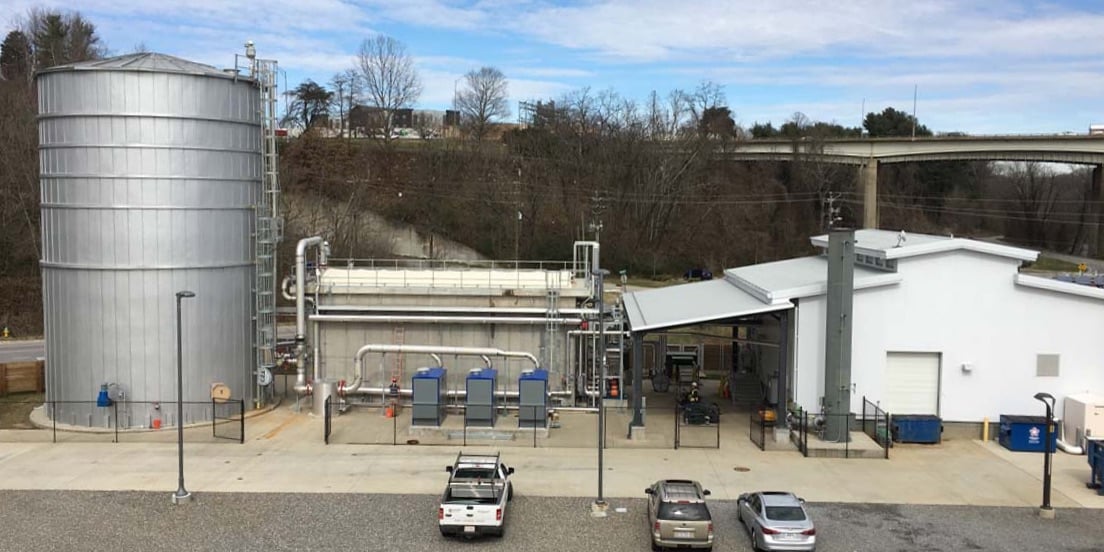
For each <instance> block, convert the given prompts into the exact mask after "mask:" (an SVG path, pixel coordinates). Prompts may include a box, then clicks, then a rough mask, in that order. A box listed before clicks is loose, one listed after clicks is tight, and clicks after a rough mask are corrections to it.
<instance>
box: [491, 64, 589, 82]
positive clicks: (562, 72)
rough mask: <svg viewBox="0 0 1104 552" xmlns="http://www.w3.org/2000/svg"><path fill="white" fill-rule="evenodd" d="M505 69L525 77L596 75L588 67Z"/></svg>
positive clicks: (585, 76)
mask: <svg viewBox="0 0 1104 552" xmlns="http://www.w3.org/2000/svg"><path fill="white" fill-rule="evenodd" d="M503 71H504V72H505V73H506V74H507V76H509V75H521V76H525V77H540V78H567V79H582V78H587V77H593V76H594V71H590V70H587V69H572V68H568V67H507V68H506V69H504V70H503Z"/></svg>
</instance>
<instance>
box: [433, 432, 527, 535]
mask: <svg viewBox="0 0 1104 552" xmlns="http://www.w3.org/2000/svg"><path fill="white" fill-rule="evenodd" d="M445 471H447V472H449V480H448V486H447V487H445V494H444V495H443V496H442V497H441V505H440V507H439V508H438V509H437V524H438V525H439V526H440V528H441V534H442V535H445V536H446V537H447V536H452V535H462V536H464V537H475V536H478V535H492V536H495V537H501V536H502V535H503V533H504V531H505V528H506V504H507V503H508V502H509V501H510V500H512V499H513V498H514V486H513V484H512V483H510V474H512V473H514V468H508V467H506V464H503V463H502V460H501V458H500V457H499V455H498V454H494V455H489V454H487V455H477V454H464V453H463V452H461V453H460V454H458V455H457V456H456V463H454V464H453V465H451V466H446V467H445Z"/></svg>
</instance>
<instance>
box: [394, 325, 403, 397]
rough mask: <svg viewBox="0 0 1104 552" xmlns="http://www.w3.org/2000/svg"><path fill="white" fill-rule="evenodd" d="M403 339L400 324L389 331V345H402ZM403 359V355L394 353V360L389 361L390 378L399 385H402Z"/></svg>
mask: <svg viewBox="0 0 1104 552" xmlns="http://www.w3.org/2000/svg"><path fill="white" fill-rule="evenodd" d="M405 339H406V335H405V330H404V329H403V326H402V324H399V325H398V326H395V328H394V329H393V330H392V331H391V344H392V345H402V344H403V341H404V340H405ZM403 358H405V355H403V354H402V353H395V358H394V359H392V360H391V378H392V379H394V380H395V381H397V382H399V385H402V381H403Z"/></svg>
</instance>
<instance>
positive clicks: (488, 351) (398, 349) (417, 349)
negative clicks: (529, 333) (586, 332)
mask: <svg viewBox="0 0 1104 552" xmlns="http://www.w3.org/2000/svg"><path fill="white" fill-rule="evenodd" d="M368 353H425V354H429V355H433V357H434V359H436V360H437V365H438V366H442V364H441V358H440V357H439V356H437V354H444V355H466V356H478V357H480V358H482V359H483V362H485V363H486V364H487V365H488V366H490V364H491V359H490V358H489V357H492V356H494V357H505V358H525V359H528V360H529V362H532V363H533V367H534V368H537V369H539V368H540V361H538V360H537V357H536V356H533V355H532V354H530V353H526V352H522V351H503V350H502V349H493V348H488V347H447V346H444V345H392V344H368V345H365V346H363V347H361V348H360V349H358V350H357V352H356V355H354V356H353V370H354V372H355V373H356V379H355V380H353V383H352V384H349V385H339V386H338V388H339V390H340V392H341V393H342V394H365V395H375V394H379V395H386V394H387V393H389V392H390V390H389V389H386V388H382V387H361V386H360V382H361V381H363V380H364V355H367V354H368ZM404 391H405V390H400V395H406V394H407V393H405V392H404ZM461 393H463V392H461V391H449V392H448V394H449V396H462V395H461ZM495 394H496V395H498V396H500V397H516V396H517V395H518V393H517V391H495Z"/></svg>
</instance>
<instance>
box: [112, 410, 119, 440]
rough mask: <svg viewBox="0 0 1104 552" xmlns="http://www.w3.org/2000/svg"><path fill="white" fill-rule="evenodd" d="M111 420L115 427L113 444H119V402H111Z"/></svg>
mask: <svg viewBox="0 0 1104 552" xmlns="http://www.w3.org/2000/svg"><path fill="white" fill-rule="evenodd" d="M111 409H112V414H111V420H112V423H113V424H114V425H115V442H116V443H118V442H119V401H111Z"/></svg>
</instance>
